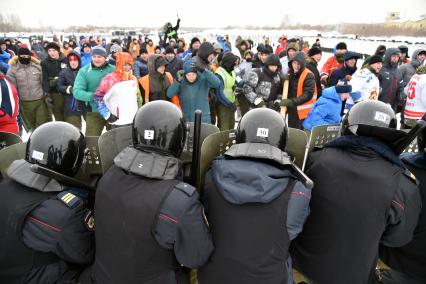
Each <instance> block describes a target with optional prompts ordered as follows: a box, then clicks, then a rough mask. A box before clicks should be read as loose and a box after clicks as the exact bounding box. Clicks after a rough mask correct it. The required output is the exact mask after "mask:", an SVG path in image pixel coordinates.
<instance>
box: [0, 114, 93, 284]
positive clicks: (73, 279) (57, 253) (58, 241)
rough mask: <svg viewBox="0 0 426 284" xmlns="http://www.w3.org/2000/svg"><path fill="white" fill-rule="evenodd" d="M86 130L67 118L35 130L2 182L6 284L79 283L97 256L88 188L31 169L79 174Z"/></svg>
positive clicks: (0, 233) (0, 254)
mask: <svg viewBox="0 0 426 284" xmlns="http://www.w3.org/2000/svg"><path fill="white" fill-rule="evenodd" d="M85 145H86V143H85V140H84V136H83V134H82V133H81V132H80V131H79V130H78V129H77V128H75V127H74V126H72V125H70V124H68V123H65V122H50V123H46V124H43V125H42V126H40V127H38V128H37V129H35V130H34V132H33V133H32V135H31V136H30V138H29V140H28V144H27V149H26V158H25V160H16V161H14V162H13V163H12V164H11V166H10V167H9V169H8V176H9V177H10V179H7V180H4V181H2V182H1V183H0V188H1V190H0V283H8V284H15V283H17V284H18V283H40V284H44V283H77V280H78V274H79V272H80V270H81V269H82V268H83V266H84V265H88V264H90V263H91V262H92V260H93V255H94V243H93V233H92V232H91V230H90V228H89V227H87V226H86V221H85V218H90V210H88V209H87V202H86V196H87V192H85V191H83V190H82V189H79V188H75V187H67V186H65V185H63V184H61V183H59V182H58V181H57V180H54V179H52V178H49V177H47V176H42V175H39V174H37V173H34V172H32V171H31V170H30V167H31V166H32V165H33V164H38V166H40V167H45V168H48V169H51V170H53V171H55V172H57V173H60V174H63V175H67V176H71V177H72V176H74V175H75V174H76V172H77V171H78V170H79V168H80V166H81V164H82V161H83V158H84V149H85Z"/></svg>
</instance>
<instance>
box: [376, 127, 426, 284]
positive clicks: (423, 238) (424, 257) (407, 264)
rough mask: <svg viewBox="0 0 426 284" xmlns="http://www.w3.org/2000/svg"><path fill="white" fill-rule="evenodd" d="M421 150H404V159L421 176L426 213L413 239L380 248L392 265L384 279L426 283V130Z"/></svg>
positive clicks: (382, 256)
mask: <svg viewBox="0 0 426 284" xmlns="http://www.w3.org/2000/svg"><path fill="white" fill-rule="evenodd" d="M417 144H418V148H419V152H418V153H404V154H403V155H402V161H403V162H404V164H405V166H406V167H407V168H408V169H409V170H410V171H411V172H412V173H413V174H414V175H415V176H416V178H417V179H418V180H419V182H420V185H419V188H420V194H421V202H422V213H421V214H420V218H419V221H418V223H417V226H416V229H415V231H414V236H413V240H412V241H411V242H409V243H408V244H406V245H405V246H402V247H395V248H393V247H387V246H382V247H381V248H380V259H381V260H383V262H384V263H386V264H387V265H388V266H389V267H390V268H391V269H385V270H383V275H382V278H383V279H382V283H385V284H392V283H394V284H396V283H404V284H420V283H426V270H425V265H426V253H425V252H426V214H425V212H426V211H425V206H426V152H425V150H426V131H425V130H423V131H422V132H420V134H419V135H418V137H417Z"/></svg>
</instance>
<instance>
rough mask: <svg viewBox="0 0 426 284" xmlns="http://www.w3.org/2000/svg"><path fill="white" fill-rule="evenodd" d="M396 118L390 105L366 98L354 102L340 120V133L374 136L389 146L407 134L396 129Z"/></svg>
mask: <svg viewBox="0 0 426 284" xmlns="http://www.w3.org/2000/svg"><path fill="white" fill-rule="evenodd" d="M396 127H397V119H396V116H395V112H394V111H393V109H392V108H391V106H390V105H388V104H385V103H384V102H381V101H376V100H367V101H362V102H359V103H357V104H355V105H354V106H353V107H352V108H351V109H350V110H349V112H348V113H347V114H346V116H345V117H344V119H343V121H342V129H341V132H342V135H357V136H369V137H375V138H377V139H379V140H381V141H382V142H384V143H386V144H388V145H389V146H392V145H394V144H395V143H396V142H397V141H399V140H400V139H402V138H404V137H405V136H406V135H407V134H406V133H405V132H404V131H400V130H397V129H396Z"/></svg>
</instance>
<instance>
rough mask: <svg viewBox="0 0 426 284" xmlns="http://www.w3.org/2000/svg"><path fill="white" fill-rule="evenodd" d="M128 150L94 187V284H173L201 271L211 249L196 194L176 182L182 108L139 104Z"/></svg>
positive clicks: (181, 142)
mask: <svg viewBox="0 0 426 284" xmlns="http://www.w3.org/2000/svg"><path fill="white" fill-rule="evenodd" d="M132 131H133V146H130V147H127V148H125V149H124V150H123V151H122V152H120V153H119V154H118V155H117V157H116V158H115V159H114V165H113V166H112V167H111V168H110V169H109V170H108V171H107V172H106V173H105V175H104V176H103V177H102V179H101V180H100V182H99V184H98V188H97V192H96V203H95V223H96V225H95V227H96V256H95V263H94V265H93V267H92V269H91V270H92V271H91V278H92V282H94V283H101V284H110V283H111V284H112V283H114V284H115V283H126V284H132V283H161V284H169V283H176V278H177V277H178V276H177V275H178V274H180V268H181V265H183V266H186V267H189V268H196V267H199V266H201V265H203V264H204V263H205V262H206V261H207V259H208V257H209V256H210V254H211V252H212V251H213V244H212V241H211V237H210V233H209V230H208V227H207V224H206V222H205V219H204V218H203V213H202V211H203V207H202V205H201V203H200V201H199V198H198V193H197V191H196V189H195V188H194V187H192V186H190V185H188V184H186V183H183V182H181V181H179V180H178V178H179V174H180V172H181V167H180V165H181V162H180V160H179V159H178V158H177V157H179V155H180V153H181V151H182V148H183V146H184V141H185V135H186V128H185V123H184V120H183V116H182V113H181V111H180V110H179V108H177V107H176V106H174V105H173V104H171V103H169V102H166V101H155V102H150V103H148V104H146V105H144V106H143V107H142V108H140V109H139V111H138V112H137V114H136V116H135V119H134V122H133V130H132Z"/></svg>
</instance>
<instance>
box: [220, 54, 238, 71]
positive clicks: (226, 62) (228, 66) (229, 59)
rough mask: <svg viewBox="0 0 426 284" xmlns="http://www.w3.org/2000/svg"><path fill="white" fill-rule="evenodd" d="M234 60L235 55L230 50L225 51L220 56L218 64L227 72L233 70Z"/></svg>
mask: <svg viewBox="0 0 426 284" xmlns="http://www.w3.org/2000/svg"><path fill="white" fill-rule="evenodd" d="M236 61H237V56H236V55H234V54H232V53H231V52H226V53H225V54H224V55H223V57H222V61H221V62H220V66H221V67H222V68H224V69H225V70H226V71H228V73H231V72H232V70H234V67H235V63H236Z"/></svg>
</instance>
